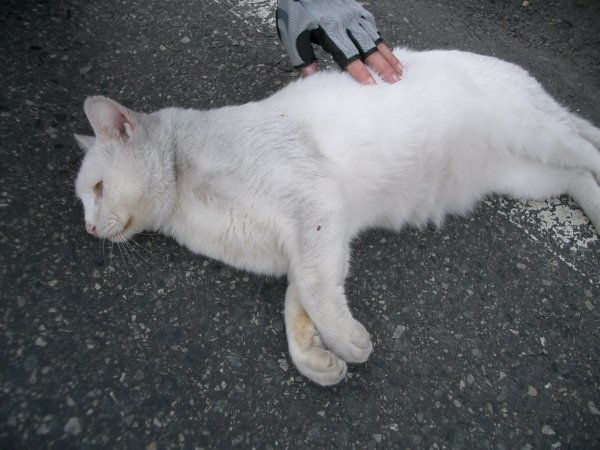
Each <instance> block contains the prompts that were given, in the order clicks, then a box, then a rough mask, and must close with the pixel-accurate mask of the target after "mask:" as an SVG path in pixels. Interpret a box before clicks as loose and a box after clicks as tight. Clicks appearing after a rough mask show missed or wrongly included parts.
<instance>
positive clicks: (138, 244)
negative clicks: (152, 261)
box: [129, 237, 154, 256]
mask: <svg viewBox="0 0 600 450" xmlns="http://www.w3.org/2000/svg"><path fill="white" fill-rule="evenodd" d="M129 242H131V243H132V244H134V245H135V246H137V247H138V248H140V249H142V250H144V251H145V252H146V253H147V254H148V255H150V256H154V254H153V253H152V252H151V251H150V250H148V249H147V248H146V247H144V246H143V245H142V244H140V243H139V242H137V241H136V240H135V238H133V237H132V238H131V239H129Z"/></svg>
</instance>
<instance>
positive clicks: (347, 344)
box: [324, 318, 373, 363]
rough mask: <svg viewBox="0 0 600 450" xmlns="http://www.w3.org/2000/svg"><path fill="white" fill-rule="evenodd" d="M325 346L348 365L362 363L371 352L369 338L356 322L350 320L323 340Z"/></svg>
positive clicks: (367, 333) (363, 328) (364, 329)
mask: <svg viewBox="0 0 600 450" xmlns="http://www.w3.org/2000/svg"><path fill="white" fill-rule="evenodd" d="M324 339H325V345H326V346H327V348H329V349H330V350H331V351H333V352H334V353H335V354H336V355H338V356H339V357H340V358H342V359H343V360H344V361H346V362H349V363H363V362H365V361H366V360H367V359H369V355H370V354H371V353H372V352H373V344H372V343H371V336H370V335H369V332H368V331H367V330H366V328H365V327H364V326H363V325H362V324H361V323H360V322H359V321H357V320H355V319H353V318H350V319H349V320H348V323H346V324H345V326H340V327H336V329H335V331H334V332H333V333H329V334H328V335H327V337H326V338H325V337H324Z"/></svg>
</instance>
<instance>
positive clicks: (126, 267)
mask: <svg viewBox="0 0 600 450" xmlns="http://www.w3.org/2000/svg"><path fill="white" fill-rule="evenodd" d="M117 248H118V249H119V253H121V259H122V260H123V266H124V267H125V272H127V276H128V277H131V273H130V272H129V267H128V265H127V260H126V259H125V255H124V254H123V249H122V248H121V245H119V244H118V243H117Z"/></svg>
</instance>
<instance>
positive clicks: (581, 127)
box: [572, 115, 600, 151]
mask: <svg viewBox="0 0 600 450" xmlns="http://www.w3.org/2000/svg"><path fill="white" fill-rule="evenodd" d="M572 120H573V123H574V124H575V127H576V128H577V131H578V132H579V135H580V136H581V137H582V138H584V139H585V140H587V141H589V142H590V143H591V144H592V145H593V146H594V147H596V148H597V149H598V150H599V151H600V129H599V128H596V127H595V126H594V125H592V124H591V123H590V122H588V121H587V120H585V119H582V118H581V117H577V116H575V115H572Z"/></svg>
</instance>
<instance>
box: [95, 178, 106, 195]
mask: <svg viewBox="0 0 600 450" xmlns="http://www.w3.org/2000/svg"><path fill="white" fill-rule="evenodd" d="M103 189H104V184H103V183H102V181H98V182H97V183H96V184H95V185H94V194H96V197H102V190H103Z"/></svg>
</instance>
